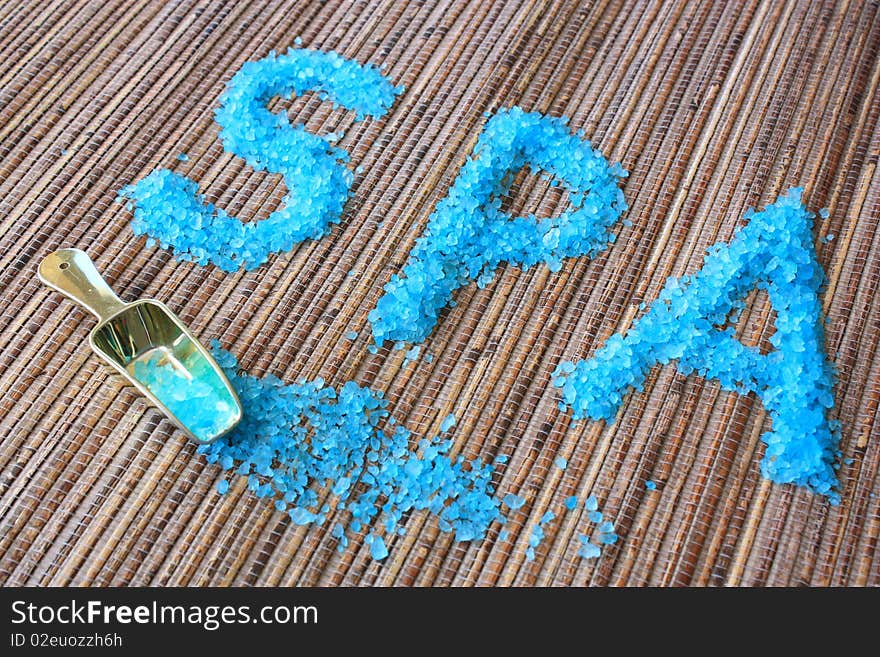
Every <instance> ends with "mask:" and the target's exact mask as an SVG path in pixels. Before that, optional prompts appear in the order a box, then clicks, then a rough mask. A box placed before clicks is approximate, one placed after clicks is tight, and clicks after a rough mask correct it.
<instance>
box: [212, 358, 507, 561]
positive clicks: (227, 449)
mask: <svg viewBox="0 0 880 657" xmlns="http://www.w3.org/2000/svg"><path fill="white" fill-rule="evenodd" d="M212 350H213V353H214V357H215V358H216V359H217V362H218V363H219V364H220V366H221V367H222V368H223V371H224V372H225V373H226V375H227V377H228V378H229V380H230V381H231V383H232V385H233V387H234V388H235V390H236V391H237V392H238V394H239V397H240V399H241V402H242V406H243V408H244V415H243V417H242V420H241V423H240V424H239V425H238V426H237V427H236V428H235V429H234V430H233V431H232V432H231V433H229V434H227V435H225V436H223V437H221V438H220V439H218V440H216V441H215V442H213V443H210V444H207V445H201V446H199V448H198V451H199V453H201V454H203V455H204V456H205V459H206V460H207V461H208V462H209V463H216V464H218V465H220V464H222V463H224V462H225V463H228V462H229V461H228V459H230V458H231V459H232V461H233V463H234V466H232V467H231V468H227V470H228V471H230V472H234V473H236V474H238V475H243V476H246V477H247V478H248V484H249V487H250V488H251V490H253V491H254V492H255V493H256V494H257V495H258V496H262V497H270V498H273V503H275V504H276V505H277V506H278V508H279V509H281V508H282V507H283V508H284V509H287V513H288V515H289V516H290V519H291V521H292V522H293V523H294V524H297V525H312V524H321V523H323V522H324V521H325V519H326V515H327V513H328V512H329V509H330V507H329V506H328V505H327V503H326V502H323V501H322V500H323V499H324V494H323V493H321V494H319V493H320V492H321V491H329V492H330V493H331V494H332V495H334V496H335V497H336V503H337V504H336V505H337V507H338V508H340V509H341V508H344V509H345V512H346V515H347V516H348V520H347V521H346V522H345V523H344V526H345V527H347V530H351V531H353V532H358V531H360V530H361V528H362V527H363V526H365V525H370V524H372V523H373V521H374V520H378V519H379V515H380V514H381V516H382V519H383V521H384V526H385V528H386V530H387V531H389V532H391V531H393V530H395V529H396V527H397V525H398V523H399V522H400V521H401V519H402V518H403V516H404V514H406V513H409V512H410V511H421V510H427V511H428V512H430V513H432V514H434V515H436V516H437V517H438V519H439V522H440V527H441V530H443V531H447V532H452V533H454V535H455V539H456V540H459V541H474V540H481V539H482V538H483V537H484V536H485V535H486V531H487V529H488V527H489V526H490V525H491V524H492V523H493V522H496V521H500V520H501V513H500V504H501V501H500V500H499V499H498V498H497V497H496V496H495V494H494V492H495V490H494V486H493V484H492V477H493V473H494V471H493V468H492V466H491V465H489V464H487V463H483V462H482V461H479V460H468V459H465V458H464V457H462V456H450V455H449V451H450V449H451V448H452V441H450V440H441V439H440V438H438V437H434V438H421V439H418V440H416V439H415V438H414V437H413V436H412V435H411V433H410V432H409V431H408V430H407V429H406V428H405V427H403V426H401V425H400V424H392V423H391V422H390V418H389V413H388V410H387V406H388V402H387V400H385V399H384V398H383V396H382V395H381V393H378V392H374V391H372V390H369V389H367V388H362V387H360V386H358V385H357V384H355V383H353V382H348V383H346V384H344V385H343V386H341V387H340V388H339V389H336V388H333V387H330V386H326V385H324V382H323V381H322V380H320V379H316V380H314V381H306V380H301V381H299V382H297V383H294V384H285V383H283V382H282V381H281V380H280V379H278V378H277V377H274V376H271V375H269V376H266V377H263V378H257V377H254V376H250V375H249V374H247V373H245V372H241V371H239V368H238V362H237V361H236V359H235V357H234V356H233V355H232V354H230V353H229V352H227V351H224V350H223V349H221V348H220V347H219V344H218V343H216V341H215V342H214V344H213V345H212ZM347 530H346V531H347ZM335 531H338V530H335ZM373 540H374V543H375V541H376V540H381V539H373ZM345 544H346V545H347V541H346V542H345ZM375 549H379V548H378V547H377V548H375Z"/></svg>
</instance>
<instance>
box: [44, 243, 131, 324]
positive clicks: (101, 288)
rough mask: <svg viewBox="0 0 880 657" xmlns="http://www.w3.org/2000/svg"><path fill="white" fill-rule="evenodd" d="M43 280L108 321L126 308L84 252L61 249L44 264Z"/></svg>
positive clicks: (45, 260) (46, 259) (47, 257)
mask: <svg viewBox="0 0 880 657" xmlns="http://www.w3.org/2000/svg"><path fill="white" fill-rule="evenodd" d="M37 273H38V275H39V277H40V280H41V281H43V283H45V284H46V285H48V286H49V287H51V288H52V289H53V290H57V291H58V292H61V294H63V295H64V296H66V297H67V298H69V299H71V300H73V301H75V302H76V303H78V304H80V305H81V306H83V307H84V308H86V309H88V310H90V311H91V312H92V313H93V314H95V315H96V316H97V317H98V319H100V320H102V321H103V320H105V319H107V318H108V317H110V316H112V315H115V314H116V313H118V312H119V311H120V310H122V309H124V308H125V304H124V303H123V302H122V301H120V300H119V297H117V296H116V294H114V292H113V290H111V289H110V286H109V285H107V283H106V282H105V281H104V279H103V278H101V274H99V273H98V270H97V269H95V264H94V263H93V262H92V261H91V259H90V258H89V256H87V255H86V254H85V252H84V251H80V250H79V249H59V250H58V251H55V252H54V253H50V254H49V255H47V256H46V257H45V258H43V261H42V262H41V263H40V268H39V270H38V272H37Z"/></svg>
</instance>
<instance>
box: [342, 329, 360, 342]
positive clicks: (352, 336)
mask: <svg viewBox="0 0 880 657" xmlns="http://www.w3.org/2000/svg"><path fill="white" fill-rule="evenodd" d="M357 336H358V332H357V331H346V332H345V339H346V340H357Z"/></svg>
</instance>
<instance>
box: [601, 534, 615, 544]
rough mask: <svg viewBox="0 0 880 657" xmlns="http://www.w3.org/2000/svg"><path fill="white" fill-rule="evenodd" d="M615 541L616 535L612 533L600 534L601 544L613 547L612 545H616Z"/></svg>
mask: <svg viewBox="0 0 880 657" xmlns="http://www.w3.org/2000/svg"><path fill="white" fill-rule="evenodd" d="M617 539H618V536H617V534H615V533H613V532H612V533H610V534H602V542H603V543H605V544H606V545H613V544H614V543H617Z"/></svg>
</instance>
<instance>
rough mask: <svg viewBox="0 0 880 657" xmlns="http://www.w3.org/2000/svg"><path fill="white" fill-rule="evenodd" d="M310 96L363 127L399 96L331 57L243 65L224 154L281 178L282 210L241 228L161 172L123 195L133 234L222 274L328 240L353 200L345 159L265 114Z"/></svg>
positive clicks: (224, 133)
mask: <svg viewBox="0 0 880 657" xmlns="http://www.w3.org/2000/svg"><path fill="white" fill-rule="evenodd" d="M307 91H317V92H319V94H320V95H321V97H322V98H325V99H328V100H331V101H333V102H334V103H336V104H339V105H341V106H343V107H346V108H349V109H353V110H355V112H357V116H358V120H360V119H361V118H362V117H363V116H364V115H370V116H376V117H379V116H382V115H383V114H385V112H387V111H388V108H389V107H390V106H391V104H392V103H393V102H394V98H395V96H396V95H397V94H399V93H400V92H401V91H402V89H401V88H398V87H394V86H393V85H392V84H391V83H390V82H389V81H388V80H387V79H386V78H385V77H384V76H383V75H382V74H381V73H380V72H379V70H378V69H376V68H374V67H372V66H362V65H361V64H358V63H357V62H354V61H351V60H348V59H344V58H342V57H340V56H339V55H338V54H336V53H334V52H318V51H315V50H290V51H288V52H287V53H286V54H284V55H277V54H275V53H270V54H269V56H268V57H265V58H264V59H261V60H260V61H257V62H247V63H245V64H244V65H243V66H242V67H241V69H239V71H238V72H237V73H236V74H235V75H234V76H233V77H232V79H231V80H230V81H229V83H228V84H227V87H226V91H225V92H224V94H223V95H222V96H221V98H220V106H219V107H218V108H217V110H216V112H215V118H216V121H217V123H218V124H219V125H220V128H221V130H220V139H221V140H222V141H223V146H224V149H225V150H226V151H227V152H230V153H234V154H235V155H238V156H239V157H241V158H243V159H244V160H245V161H246V162H247V164H248V165H249V166H251V167H252V168H253V169H255V170H256V171H269V172H272V173H280V174H281V175H283V176H284V181H285V184H286V185H287V188H288V194H287V196H285V198H284V201H283V202H284V206H283V207H282V208H280V209H278V210H276V211H275V212H273V213H272V214H271V215H269V217H268V218H266V219H264V220H261V221H257V222H253V221H251V222H244V221H240V220H239V219H238V218H236V217H233V216H231V215H229V214H227V213H226V212H225V211H224V210H222V209H221V208H218V207H216V206H214V205H213V204H211V203H207V202H206V201H205V199H204V197H203V196H201V195H200V194H199V193H198V186H197V184H196V183H195V182H194V181H192V180H189V179H187V178H185V177H184V176H181V175H179V174H176V173H172V172H171V171H169V170H167V169H157V170H155V171H153V172H152V173H150V174H149V175H148V176H147V177H146V178H144V179H142V180H140V181H138V182H137V183H135V184H133V185H129V186H128V187H126V188H124V189H123V190H122V191H121V192H120V199H131V200H132V201H133V206H134V221H133V222H132V228H133V230H134V232H135V234H137V235H142V234H146V235H148V236H149V237H150V238H151V239H154V240H155V241H156V242H158V243H159V244H160V245H161V246H162V248H166V249H167V248H171V249H173V250H174V251H175V253H176V255H177V257H178V258H179V259H181V260H190V261H193V262H197V263H199V264H201V265H206V264H208V263H212V264H214V265H216V266H217V267H220V268H221V269H224V270H226V271H236V270H238V269H240V268H244V269H255V268H256V267H259V266H260V265H262V264H263V263H265V262H266V261H267V260H268V257H269V255H270V254H272V253H278V252H283V251H290V250H291V249H293V247H294V246H296V245H297V244H298V243H300V242H302V241H304V240H306V239H317V238H319V237H321V236H323V235H325V234H326V233H327V232H328V230H329V229H330V226H331V224H334V223H338V222H339V220H340V217H341V216H342V210H343V206H344V205H345V202H346V200H347V199H348V194H349V187H350V186H351V182H352V178H353V176H352V173H351V172H350V171H349V170H348V169H347V168H345V166H343V165H342V164H340V163H341V162H346V161H347V160H348V153H346V152H345V151H344V150H342V149H339V148H336V147H334V146H332V145H331V144H330V142H329V141H328V140H327V139H325V138H324V137H321V136H319V135H314V134H311V133H309V132H308V131H306V129H305V127H303V126H301V125H292V124H291V123H290V120H289V119H288V117H287V114H286V113H285V112H283V111H282V112H279V113H278V114H273V113H272V112H270V111H269V109H268V108H267V103H268V102H269V101H270V100H271V99H272V98H273V97H275V96H289V95H291V94H294V95H302V94H303V93H305V92H307Z"/></svg>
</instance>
